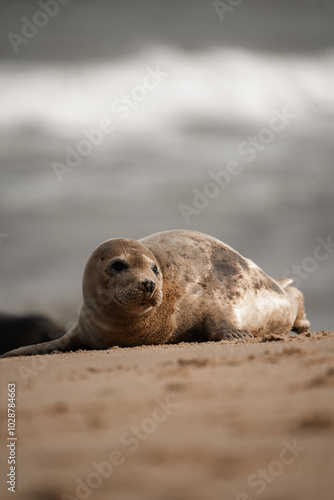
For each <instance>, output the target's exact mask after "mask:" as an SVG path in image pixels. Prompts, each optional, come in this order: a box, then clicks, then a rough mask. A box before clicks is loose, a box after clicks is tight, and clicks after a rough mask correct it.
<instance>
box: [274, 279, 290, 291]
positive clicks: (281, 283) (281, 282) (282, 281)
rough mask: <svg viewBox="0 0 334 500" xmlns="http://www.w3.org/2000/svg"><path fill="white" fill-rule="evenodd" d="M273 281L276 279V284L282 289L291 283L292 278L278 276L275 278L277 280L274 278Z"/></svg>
mask: <svg viewBox="0 0 334 500" xmlns="http://www.w3.org/2000/svg"><path fill="white" fill-rule="evenodd" d="M275 281H276V283H278V284H279V286H280V287H281V288H283V290H284V288H286V287H287V286H289V285H291V283H293V280H292V279H291V278H280V279H277V280H275Z"/></svg>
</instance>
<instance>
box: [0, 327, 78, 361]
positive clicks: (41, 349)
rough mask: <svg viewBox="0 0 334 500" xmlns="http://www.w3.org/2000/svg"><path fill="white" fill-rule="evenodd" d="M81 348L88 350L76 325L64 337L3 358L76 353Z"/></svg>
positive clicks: (4, 355) (22, 348) (18, 350)
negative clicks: (58, 352)
mask: <svg viewBox="0 0 334 500" xmlns="http://www.w3.org/2000/svg"><path fill="white" fill-rule="evenodd" d="M80 348H86V349H87V346H85V345H84V344H83V343H82V341H81V340H80V337H79V331H78V326H77V324H75V325H74V326H73V327H72V328H71V330H69V331H68V332H67V333H66V334H65V335H64V336H63V337H60V338H59V339H56V340H51V341H50V342H42V343H40V344H34V345H28V346H25V347H19V348H18V349H13V350H12V351H8V352H6V353H5V354H3V355H2V356H0V357H1V358H9V357H12V356H33V355H35V354H50V353H51V352H53V351H61V352H66V351H75V350H77V349H80Z"/></svg>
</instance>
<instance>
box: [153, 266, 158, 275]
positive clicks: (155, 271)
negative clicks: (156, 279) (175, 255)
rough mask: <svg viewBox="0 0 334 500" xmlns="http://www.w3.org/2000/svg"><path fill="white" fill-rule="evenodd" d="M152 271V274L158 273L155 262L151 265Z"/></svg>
mask: <svg viewBox="0 0 334 500" xmlns="http://www.w3.org/2000/svg"><path fill="white" fill-rule="evenodd" d="M152 271H153V272H154V274H159V271H158V268H157V266H156V265H155V264H154V266H152Z"/></svg>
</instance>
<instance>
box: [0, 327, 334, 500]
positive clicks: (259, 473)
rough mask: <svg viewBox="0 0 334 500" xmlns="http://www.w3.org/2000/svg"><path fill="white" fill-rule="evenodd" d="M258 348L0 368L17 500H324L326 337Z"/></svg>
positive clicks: (331, 404) (330, 352) (328, 394)
mask: <svg viewBox="0 0 334 500" xmlns="http://www.w3.org/2000/svg"><path fill="white" fill-rule="evenodd" d="M266 340H267V341H266V342H260V341H259V340H254V341H253V342H250V343H244V342H240V343H230V342H223V343H220V344H217V343H211V342H209V343H203V344H196V343H191V344H178V345H174V346H148V347H138V348H126V349H120V348H112V349H109V350H107V351H79V352H74V353H60V354H53V355H48V356H34V357H29V358H24V357H20V358H13V359H4V360H1V363H0V369H1V372H2V375H1V379H2V384H1V397H2V400H3V401H5V399H6V397H7V396H6V393H7V391H6V388H7V383H10V382H15V383H16V409H17V422H16V424H17V430H16V433H17V437H18V439H17V446H16V452H17V464H16V466H17V470H16V471H17V487H16V494H15V498H17V499H23V500H24V499H28V500H29V499H34V500H55V499H60V498H61V499H63V500H66V499H67V500H68V499H72V500H73V498H78V499H79V498H81V499H84V498H94V499H101V500H104V499H105V500H107V499H108V500H109V499H111V498H117V499H118V500H123V499H124V500H125V499H127V500H132V499H133V500H144V499H145V500H151V499H152V500H153V499H154V500H157V499H158V500H165V499H166V500H167V499H170V498H173V499H175V500H181V499H182V500H187V499H189V500H190V499H191V500H197V499H198V500H199V499H210V500H216V499H217V500H218V499H219V500H221V499H224V500H225V499H233V500H234V499H236V500H249V499H255V498H263V499H266V500H267V499H268V500H279V499H284V500H300V499H301V498H302V499H303V500H314V499H317V500H331V499H332V498H333V495H334V479H333V473H332V471H333V465H334V398H333V389H334V332H326V331H323V332H321V333H317V334H313V333H312V334H307V335H306V336H305V335H301V336H288V337H282V338H280V337H271V336H269V337H268V338H267V339H266ZM5 407H6V405H5V403H4V404H3V405H2V410H1V412H2V417H3V421H6V420H7V412H6V409H5ZM4 427H5V426H4ZM4 427H3V433H4V436H3V437H2V443H3V442H4V439H6V437H7V434H6V431H5V428H4ZM7 453H8V448H7V450H6V449H5V447H4V446H3V447H2V452H1V471H2V478H1V480H2V481H1V498H13V494H12V493H9V492H8V493H7V494H6V487H5V484H4V483H5V474H6V473H7V469H8V467H9V466H8V465H7ZM97 471H99V472H97Z"/></svg>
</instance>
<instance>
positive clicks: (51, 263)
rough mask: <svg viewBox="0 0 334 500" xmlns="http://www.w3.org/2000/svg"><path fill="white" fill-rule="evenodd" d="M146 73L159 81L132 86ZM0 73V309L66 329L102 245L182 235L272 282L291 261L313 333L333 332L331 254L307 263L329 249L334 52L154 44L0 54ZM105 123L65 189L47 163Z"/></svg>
mask: <svg viewBox="0 0 334 500" xmlns="http://www.w3.org/2000/svg"><path fill="white" fill-rule="evenodd" d="M148 68H149V69H148ZM152 71H161V72H162V74H164V76H163V77H161V81H160V82H158V83H157V85H155V86H154V87H155V88H154V89H152V90H149V91H147V90H145V91H143V90H141V91H140V90H138V87H140V88H141V89H142V88H143V82H144V81H147V80H145V77H146V76H147V74H148V73H149V72H152ZM0 74H1V79H0V132H1V135H0V162H1V165H0V167H1V185H0V214H1V215H0V235H7V236H6V237H2V238H1V239H0V242H1V243H0V255H1V284H2V287H1V290H0V310H7V311H9V312H10V311H28V310H35V311H42V312H45V313H49V314H51V315H53V316H54V317H55V318H56V319H58V318H60V320H63V321H64V322H65V321H69V320H73V321H74V320H75V319H76V314H77V312H76V311H77V307H78V305H79V304H80V300H81V278H82V272H83V268H84V265H85V263H86V260H87V258H88V257H89V255H90V253H91V252H92V251H93V250H94V248H95V247H96V246H97V245H98V244H99V243H100V242H101V241H103V240H105V239H108V238H111V237H118V236H123V237H130V238H134V239H137V238H140V237H143V236H145V235H147V234H150V233H153V232H157V231H162V230H168V229H176V228H185V229H187V228H189V229H196V230H199V231H203V232H206V233H208V234H211V235H213V236H216V237H218V238H219V239H221V240H223V241H224V242H226V243H228V244H229V245H231V246H232V247H234V248H236V249H237V250H238V251H239V252H240V253H242V254H243V255H245V256H247V257H249V258H251V259H252V260H254V261H255V262H256V263H257V264H258V265H260V266H261V267H262V268H263V269H264V270H265V271H266V272H267V273H268V274H269V275H271V276H273V277H276V278H278V277H281V276H282V275H284V274H285V273H287V272H290V275H291V276H292V275H293V272H292V271H291V269H292V266H294V265H296V266H301V268H302V269H303V275H304V278H302V279H301V283H300V288H301V289H302V291H303V292H304V294H305V297H306V305H307V312H308V315H309V317H310V320H311V326H312V329H313V330H317V329H333V313H332V307H333V278H334V272H333V270H334V255H332V254H331V253H330V252H329V253H328V258H326V259H324V260H323V261H321V262H320V261H319V262H317V263H316V265H314V266H313V268H312V266H311V264H310V259H309V258H312V257H313V255H314V250H315V248H316V247H317V245H318V243H317V238H319V237H321V238H323V239H325V240H326V238H327V237H328V235H332V240H334V228H333V208H334V202H333V193H334V160H333V158H334V154H333V153H334V143H333V138H334V92H333V81H334V48H333V49H330V48H325V49H322V50H319V51H316V52H291V53H290V52H289V53H287V52H285V53H280V52H268V51H266V50H260V49H259V48H257V49H254V48H252V49H248V48H246V47H234V48H232V47H227V46H225V47H222V46H218V45H213V46H211V47H201V48H198V49H197V50H194V51H188V50H185V49H183V48H180V47H178V48H177V47H176V46H175V45H172V44H166V43H160V44H159V43H154V44H146V46H144V47H141V48H140V50H137V51H129V52H128V53H126V54H122V56H119V57H111V58H109V59H108V58H99V59H97V60H96V61H94V60H92V58H89V59H87V60H82V59H80V58H78V59H77V60H73V59H72V60H62V61H61V60H58V61H52V62H50V63H48V62H47V61H39V60H34V59H33V58H30V59H29V58H27V60H22V59H20V60H15V59H14V58H8V57H7V58H4V59H3V61H2V62H0ZM150 82H151V83H152V82H153V80H152V79H151V80H150ZM129 95H130V96H132V100H131V102H130V104H129V105H127V112H126V113H125V112H124V113H123V114H121V113H120V112H119V111H117V109H119V103H120V101H122V100H124V99H126V98H127V97H126V96H129ZM124 96H125V97H124ZM133 96H138V99H137V98H136V99H134V98H133ZM140 96H141V97H140ZM116 102H117V103H118V104H117V105H116V104H115V103H116ZM128 102H129V101H128ZM133 103H134V104H133ZM284 109H286V110H287V111H288V113H290V114H291V115H293V116H294V118H293V119H291V120H290V122H289V124H287V125H286V126H285V127H284V130H282V131H281V132H275V133H274V134H273V138H272V140H270V141H269V142H268V143H267V144H265V145H264V144H263V143H261V150H259V151H257V152H256V155H255V158H254V159H253V160H252V161H247V156H246V155H242V154H241V153H240V144H242V143H244V142H245V141H246V142H247V143H248V142H249V141H250V140H251V138H252V137H258V136H259V134H261V130H262V129H263V128H264V127H268V125H269V123H270V120H271V119H272V117H273V116H274V115H275V113H277V111H279V112H281V113H282V112H283V110H284ZM125 115H126V116H125ZM104 119H109V120H110V121H111V122H112V123H113V126H114V130H113V131H112V132H111V133H109V134H104V135H103V140H102V142H101V144H99V145H95V146H94V145H93V146H92V148H91V149H92V151H91V153H90V154H89V155H87V156H85V157H83V156H82V158H81V160H82V161H81V162H80V164H79V165H78V166H76V167H75V168H73V169H72V171H71V172H67V173H64V175H63V178H62V182H59V180H58V178H57V176H56V173H55V171H54V168H53V166H52V165H53V164H54V162H59V163H63V164H64V163H65V157H66V152H67V149H66V148H68V147H70V148H73V149H74V150H75V149H77V147H78V144H79V143H80V141H82V140H83V139H85V132H84V130H86V132H87V131H92V130H93V129H95V128H96V127H97V126H98V125H99V123H100V122H101V120H104ZM263 137H264V136H263ZM263 146H264V147H263ZM231 160H235V161H237V162H238V163H239V164H240V166H241V167H242V171H241V173H239V174H238V175H236V176H233V177H231V180H230V182H229V184H228V185H227V186H226V187H224V188H222V189H221V190H220V192H219V194H218V195H217V196H215V197H214V198H212V199H210V200H209V203H208V205H207V206H206V207H205V208H203V209H202V210H199V213H198V214H194V215H192V216H191V217H190V222H189V223H187V222H186V221H185V220H184V218H183V217H182V214H181V212H180V209H179V205H180V204H187V205H188V206H192V200H193V197H194V192H193V189H198V190H199V191H201V192H203V190H204V188H205V186H206V184H207V183H208V182H211V181H212V179H211V177H210V175H209V174H210V172H212V171H215V172H218V171H221V170H225V169H226V166H227V164H228V162H230V161H231ZM333 254H334V251H333ZM306 262H308V264H306ZM313 264H314V263H313ZM311 268H312V270H311ZM305 274H306V275H307V276H306V277H305Z"/></svg>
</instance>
